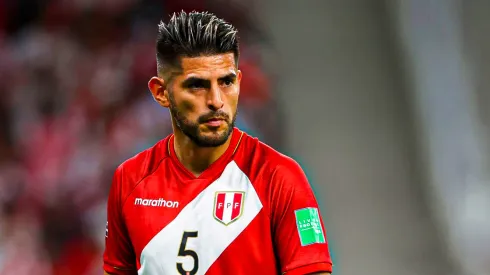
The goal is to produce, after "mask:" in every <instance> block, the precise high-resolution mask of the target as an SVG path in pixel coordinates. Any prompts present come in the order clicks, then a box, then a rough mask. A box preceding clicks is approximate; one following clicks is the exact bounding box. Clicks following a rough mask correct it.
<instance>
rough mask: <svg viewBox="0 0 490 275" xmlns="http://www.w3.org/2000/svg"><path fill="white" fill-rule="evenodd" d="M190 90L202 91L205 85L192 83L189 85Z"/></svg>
mask: <svg viewBox="0 0 490 275" xmlns="http://www.w3.org/2000/svg"><path fill="white" fill-rule="evenodd" d="M187 87H188V88H189V89H193V90H194V89H202V88H204V86H203V85H201V84H199V83H191V84H189V86H187Z"/></svg>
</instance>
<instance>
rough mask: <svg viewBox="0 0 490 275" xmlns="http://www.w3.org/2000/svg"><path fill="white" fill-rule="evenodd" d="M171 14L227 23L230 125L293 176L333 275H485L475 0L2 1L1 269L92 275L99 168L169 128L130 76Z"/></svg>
mask: <svg viewBox="0 0 490 275" xmlns="http://www.w3.org/2000/svg"><path fill="white" fill-rule="evenodd" d="M182 9H184V10H187V11H190V10H209V11H212V12H214V13H216V14H217V15H218V16H221V17H224V18H225V19H227V20H228V21H230V22H232V23H233V24H235V25H236V26H237V27H238V29H239V31H240V34H241V39H242V40H241V42H242V43H241V46H242V47H241V51H242V59H241V63H240V67H241V69H242V71H243V72H244V80H243V82H242V93H241V104H240V107H239V121H238V126H239V127H240V128H242V129H244V130H246V131H248V132H249V133H251V134H252V135H255V136H258V137H260V138H261V139H262V140H263V141H265V142H267V143H268V144H270V145H272V146H274V147H276V148H278V149H280V150H281V151H282V152H284V153H286V154H289V155H292V156H293V157H295V158H296V159H298V161H299V162H300V163H301V164H302V165H304V166H305V170H306V171H307V172H308V175H309V176H310V178H311V181H312V184H313V187H314V190H315V192H316V194H317V197H318V199H319V201H320V204H321V207H322V210H323V215H324V218H325V220H326V226H327V229H328V237H329V240H330V243H331V246H332V248H331V249H332V253H333V254H334V261H335V269H334V273H335V274H341V275H350V274H373V275H395V274H396V275H405V274H407V275H408V274H410V275H413V274H418V275H443V274H444V275H446V274H458V275H459V274H468V275H486V274H490V184H489V180H490V175H489V173H488V172H489V171H490V169H489V168H490V166H489V165H490V163H489V158H488V156H489V153H490V150H489V145H490V138H489V137H490V130H489V129H490V128H489V126H490V112H489V110H490V92H489V90H490V78H488V74H489V72H490V62H489V61H490V37H489V35H488V34H489V32H488V26H490V19H489V18H490V17H488V15H489V14H490V2H489V1H478V0H466V1H463V0H385V1H382V0H302V1H293V0H267V1H263V0H256V1H251V0H247V1H238V0H185V1H184V0H178V1H172V0H44V1H42V0H0V96H1V98H0V127H1V128H0V210H1V212H0V274H2V275H3V274H16V275H24V274H39V275H52V274H53V275H54V274H56V275H58V274H60V275H72V274H76V275H79V274H81V275H92V274H101V273H102V270H101V253H102V250H103V241H104V230H105V203H106V202H105V199H106V195H107V191H108V188H109V185H110V179H111V177H112V173H113V171H114V169H115V167H116V166H117V165H118V164H119V163H121V162H122V161H123V160H125V159H126V158H127V157H129V156H132V155H133V154H135V153H137V152H139V151H141V150H142V149H144V148H146V147H149V146H151V145H152V144H154V143H155V142H156V141H157V140H159V139H161V138H163V137H164V136H166V135H167V134H168V133H170V131H171V129H170V124H169V115H168V112H167V111H166V110H163V109H162V108H160V107H159V106H158V105H157V104H156V103H155V102H154V101H153V100H152V98H151V96H150V93H149V92H148V91H147V89H146V83H147V81H148V79H149V77H150V76H152V75H154V74H155V67H156V66H155V52H154V41H155V33H156V26H157V23H158V22H159V20H160V19H162V18H164V19H167V18H168V14H169V13H172V12H174V11H180V10H182ZM257 274H259V273H257Z"/></svg>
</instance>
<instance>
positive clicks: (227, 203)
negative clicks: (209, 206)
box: [213, 191, 245, 225]
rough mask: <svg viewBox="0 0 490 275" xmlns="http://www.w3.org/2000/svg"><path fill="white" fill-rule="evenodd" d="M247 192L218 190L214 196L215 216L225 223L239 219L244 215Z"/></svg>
mask: <svg viewBox="0 0 490 275" xmlns="http://www.w3.org/2000/svg"><path fill="white" fill-rule="evenodd" d="M244 198H245V192H239V191H223V192H216V194H215V197H214V210H213V215H214V218H215V219H216V220H217V221H219V222H220V223H222V224H224V225H229V224H230V223H232V222H234V221H236V220H238V219H239V218H240V216H241V215H242V211H243V202H244Z"/></svg>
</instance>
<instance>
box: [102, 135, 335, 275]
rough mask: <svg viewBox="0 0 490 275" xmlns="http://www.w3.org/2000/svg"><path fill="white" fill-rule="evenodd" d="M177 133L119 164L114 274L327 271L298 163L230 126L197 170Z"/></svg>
mask: <svg viewBox="0 0 490 275" xmlns="http://www.w3.org/2000/svg"><path fill="white" fill-rule="evenodd" d="M173 142H174V138H173V135H170V136H168V137H167V138H165V139H164V140H162V141H160V142H158V143H157V144H155V145H154V146H153V147H152V148H150V149H148V150H146V151H143V152H141V153H139V154H138V155H136V156H134V157H133V158H131V159H129V160H127V161H126V162H124V163H123V164H121V165H120V166H119V167H118V169H117V170H116V172H115V175H114V179H113V183H112V187H111V189H110V193H109V199H108V205H107V217H108V222H107V229H106V249H105V252H104V270H105V271H107V272H108V273H110V274H117V275H119V274H139V275H143V274H144V275H157V274H189V275H192V274H210V275H221V274H236V275H241V274H281V273H285V274H287V275H296V274H307V273H312V272H320V271H328V272H331V270H332V262H331V259H330V254H329V250H328V244H327V240H326V235H325V228H324V226H323V221H322V220H321V216H320V215H319V214H318V205H317V202H316V199H315V197H314V195H313V192H312V190H311V187H310V185H309V183H308V181H307V179H306V177H305V175H304V173H303V171H302V169H301V168H300V166H299V165H298V164H297V163H296V162H295V161H294V160H292V159H291V158H289V157H286V156H284V155H282V154H280V153H278V152H277V151H275V150H273V149H272V148H270V147H268V146H267V145H265V144H263V143H261V142H260V141H258V140H257V139H256V138H252V137H250V136H249V135H247V134H245V133H244V132H242V131H240V130H238V129H237V128H234V129H233V133H232V137H231V142H230V146H229V147H228V149H227V150H226V152H225V153H224V154H223V155H222V156H221V157H220V158H219V159H218V160H217V161H215V162H214V163H213V164H211V165H210V166H209V167H208V169H206V170H205V171H204V172H203V173H202V174H201V175H200V176H199V177H195V176H194V175H193V174H192V173H190V172H189V171H188V170H187V169H186V168H185V167H184V166H183V165H182V164H181V163H180V161H179V160H178V159H177V156H176V155H175V151H174V143H173Z"/></svg>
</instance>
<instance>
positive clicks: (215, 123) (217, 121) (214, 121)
mask: <svg viewBox="0 0 490 275" xmlns="http://www.w3.org/2000/svg"><path fill="white" fill-rule="evenodd" d="M224 121H225V120H224V119H223V118H220V117H213V118H210V119H208V120H206V121H205V122H204V124H206V125H207V126H210V127H219V126H221V124H222V123H223V122H224Z"/></svg>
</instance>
